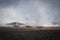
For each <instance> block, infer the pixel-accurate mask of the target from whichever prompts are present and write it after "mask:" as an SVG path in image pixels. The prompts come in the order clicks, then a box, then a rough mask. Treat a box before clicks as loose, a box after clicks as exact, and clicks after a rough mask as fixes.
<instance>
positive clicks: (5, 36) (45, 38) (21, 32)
mask: <svg viewBox="0 0 60 40" xmlns="http://www.w3.org/2000/svg"><path fill="white" fill-rule="evenodd" d="M0 40H60V30H56V29H55V30H42V29H41V30H28V29H25V28H9V27H0Z"/></svg>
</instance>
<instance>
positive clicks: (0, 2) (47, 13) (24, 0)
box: [0, 0, 60, 25]
mask: <svg viewBox="0 0 60 40" xmlns="http://www.w3.org/2000/svg"><path fill="white" fill-rule="evenodd" d="M13 21H17V22H21V23H25V24H29V25H53V24H52V22H53V21H60V0H0V24H5V23H10V22H13Z"/></svg>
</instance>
